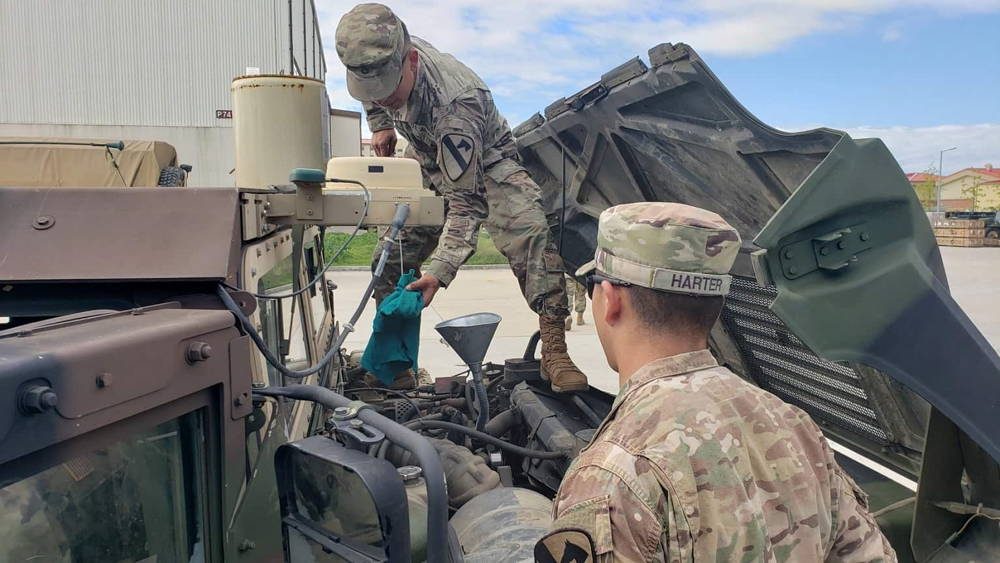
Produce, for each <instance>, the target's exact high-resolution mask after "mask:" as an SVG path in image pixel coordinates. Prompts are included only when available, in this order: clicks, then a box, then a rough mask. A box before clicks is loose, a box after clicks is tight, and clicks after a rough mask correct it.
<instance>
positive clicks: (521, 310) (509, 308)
mask: <svg viewBox="0 0 1000 563" xmlns="http://www.w3.org/2000/svg"><path fill="white" fill-rule="evenodd" d="M941 252H942V255H943V256H944V262H945V270H946V272H947V276H948V281H949V284H950V287H951V291H952V295H953V296H954V297H955V299H956V301H958V303H959V305H961V307H962V309H963V310H965V312H966V314H967V315H968V316H969V317H970V318H971V319H972V321H973V322H974V323H975V324H976V326H977V327H978V328H979V330H980V331H982V332H983V334H984V335H985V336H986V338H987V339H988V340H989V341H990V343H992V344H993V346H994V347H995V348H997V349H998V350H1000V248H951V247H942V249H941ZM330 278H331V279H333V280H334V281H336V283H337V286H338V289H337V291H336V292H335V298H334V299H335V305H334V309H335V312H336V315H337V318H338V319H340V320H341V321H343V320H344V319H347V318H349V316H350V315H351V313H352V312H353V310H354V308H355V307H356V306H357V300H358V298H359V297H360V296H361V294H362V291H363V290H364V287H365V286H366V285H367V283H368V280H369V279H370V273H369V272H367V271H340V270H338V271H333V272H331V273H330ZM588 305H589V304H588ZM374 311H375V307H374V302H372V304H371V305H369V306H368V307H367V309H366V311H365V314H364V316H362V317H361V320H360V322H358V324H357V331H356V332H354V333H353V334H351V335H350V336H349V337H348V338H347V340H346V344H345V345H346V347H347V348H348V350H353V349H363V348H364V346H365V344H366V343H367V342H368V338H369V337H370V335H371V323H372V318H373V315H374ZM479 312H493V313H498V314H499V315H500V316H501V317H502V318H503V320H502V321H501V323H500V326H499V328H498V329H497V334H496V337H495V338H494V339H493V343H492V344H491V345H490V348H489V351H488V352H487V355H486V359H487V361H494V362H497V363H503V360H504V359H506V358H513V357H520V356H521V355H522V354H523V353H524V349H525V346H526V344H527V342H528V339H529V338H530V337H531V335H532V334H533V333H534V332H535V331H536V330H538V318H537V316H536V315H535V314H534V313H533V312H532V311H531V310H530V309H529V308H528V306H527V304H525V302H524V298H523V297H522V296H521V294H520V291H519V289H518V285H517V280H515V278H514V275H513V274H512V273H511V272H510V270H508V269H507V268H506V267H498V268H487V269H483V268H477V269H463V270H462V271H461V272H460V273H459V275H458V277H457V278H456V279H455V281H454V282H453V283H452V285H451V286H450V287H448V288H447V289H443V290H441V291H439V292H438V294H437V296H436V297H435V298H434V301H433V303H431V306H430V307H428V308H427V309H425V310H424V315H423V318H422V323H421V328H420V336H421V338H420V367H423V368H425V369H427V370H428V371H429V372H430V374H431V376H432V377H441V376H449V375H454V374H456V373H459V372H461V371H463V370H464V369H465V367H464V365H463V364H462V362H461V360H460V359H459V358H458V356H457V355H456V354H455V353H454V352H453V351H452V350H451V349H450V348H448V346H447V345H445V344H444V343H443V342H442V341H441V338H440V336H439V335H438V334H437V332H436V331H435V330H434V325H436V324H437V323H439V322H441V321H444V320H447V319H450V318H453V317H457V316H460V315H466V314H470V313H479ZM584 317H585V321H586V323H587V324H585V325H583V326H578V325H576V324H575V323H574V325H573V329H572V331H571V332H570V333H569V334H567V339H566V340H567V343H568V345H569V351H570V355H571V356H572V357H573V359H574V361H575V362H576V363H577V365H578V366H580V369H582V370H583V371H584V373H586V374H587V376H588V378H589V379H590V381H591V385H593V386H594V387H597V388H599V389H602V390H604V391H607V392H609V393H615V392H617V391H618V375H617V374H616V373H614V372H613V371H612V370H611V369H610V368H609V367H608V365H607V362H606V361H605V359H604V355H603V353H602V351H601V345H600V342H599V341H598V339H597V334H596V333H595V332H594V326H593V321H592V319H591V316H590V309H589V306H588V309H587V312H586V313H585V315H584ZM942 353H945V351H942Z"/></svg>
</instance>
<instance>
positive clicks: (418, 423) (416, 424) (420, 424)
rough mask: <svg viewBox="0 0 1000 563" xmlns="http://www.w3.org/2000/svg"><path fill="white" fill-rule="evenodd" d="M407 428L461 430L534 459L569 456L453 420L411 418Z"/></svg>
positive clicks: (505, 449)
mask: <svg viewBox="0 0 1000 563" xmlns="http://www.w3.org/2000/svg"><path fill="white" fill-rule="evenodd" d="M405 426H406V427H407V428H442V429H445V430H454V431H455V432H461V433H463V434H466V435H468V436H471V437H473V438H475V439H477V440H480V441H483V442H486V443H487V444H491V445H494V446H496V447H498V448H500V449H501V450H504V451H508V452H510V453H512V454H515V455H519V456H521V457H530V458H533V459H566V458H567V457H568V456H567V455H566V454H564V453H563V452H543V451H541V450H531V449H528V448H522V447H521V446H518V445H517V444H512V443H510V442H508V441H506V440H501V439H500V438H497V437H495V436H490V435H489V434H487V433H485V432H480V431H478V430H475V429H472V428H469V427H468V426H462V425H461V424H454V423H451V422H444V421H443V420H411V421H410V422H408V423H406V425H405Z"/></svg>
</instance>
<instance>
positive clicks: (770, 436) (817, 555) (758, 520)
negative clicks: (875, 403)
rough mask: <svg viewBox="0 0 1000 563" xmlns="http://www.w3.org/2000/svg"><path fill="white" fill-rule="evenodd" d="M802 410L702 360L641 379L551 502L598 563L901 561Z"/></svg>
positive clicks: (654, 368) (656, 367)
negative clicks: (584, 538)
mask: <svg viewBox="0 0 1000 563" xmlns="http://www.w3.org/2000/svg"><path fill="white" fill-rule="evenodd" d="M866 503H867V499H866V496H865V495H864V493H863V492H862V491H861V490H860V489H859V488H858V487H857V485H856V484H855V483H854V481H853V480H852V479H851V478H850V477H849V476H848V475H847V474H846V473H844V471H843V469H841V468H840V466H839V465H838V464H837V463H836V461H835V460H834V457H833V453H832V452H831V450H830V448H829V446H828V444H827V442H826V440H825V439H824V438H823V436H822V434H821V433H820V431H819V428H818V427H817V426H816V424H815V423H814V422H813V421H812V420H811V419H810V418H809V416H808V415H807V414H806V413H805V412H803V411H801V410H800V409H798V408H796V407H794V406H791V405H788V404H786V403H784V402H783V401H781V400H780V399H779V398H777V397H775V396H774V395H772V394H770V393H768V392H766V391H764V390H762V389H759V388H757V387H755V386H753V385H751V384H749V383H747V382H745V381H743V380H742V379H740V378H739V377H738V376H736V375H735V374H733V373H732V372H731V371H729V370H728V369H726V368H724V367H720V366H719V365H718V364H717V363H716V361H715V359H714V358H713V357H712V355H711V353H710V352H709V351H708V350H702V351H698V352H691V353H687V354H681V355H678V356H673V357H669V358H663V359H660V360H656V361H654V362H651V363H649V364H647V365H646V366H644V367H643V368H642V369H640V370H639V371H637V372H636V373H635V374H633V375H632V376H631V377H630V378H629V380H628V381H627V382H626V384H625V386H624V387H623V388H622V389H621V391H620V392H619V394H618V397H617V399H616V400H615V403H614V405H613V407H612V410H611V413H610V414H609V415H608V417H607V418H606V419H605V421H604V423H603V424H602V425H601V427H600V428H599V429H598V431H597V433H596V434H595V437H594V439H593V441H592V442H591V443H590V445H589V446H588V447H587V448H586V449H584V451H583V452H582V453H581V454H580V456H579V457H578V458H577V459H576V461H575V462H574V464H573V466H572V467H571V469H570V471H569V472H568V473H567V474H566V477H565V479H564V480H563V483H562V486H561V487H560V489H559V493H558V495H557V496H556V499H555V504H554V512H555V517H556V522H555V525H554V529H559V528H567V529H568V528H577V529H582V530H584V531H586V532H588V533H589V534H590V536H591V538H592V539H593V542H594V548H595V554H596V556H597V560H598V561H610V560H622V561H824V560H825V561H895V560H896V556H895V553H894V552H893V550H892V548H891V546H890V545H889V543H888V541H887V540H886V539H885V537H884V536H883V535H882V532H881V530H880V529H879V527H878V525H877V524H876V522H875V520H874V518H873V517H872V516H871V514H869V512H868V509H867V505H866Z"/></svg>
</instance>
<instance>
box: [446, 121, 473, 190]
mask: <svg viewBox="0 0 1000 563" xmlns="http://www.w3.org/2000/svg"><path fill="white" fill-rule="evenodd" d="M438 151H439V154H440V158H441V168H442V170H444V173H445V175H446V176H448V179H449V180H451V181H452V182H454V181H455V180H458V179H459V178H461V177H462V175H463V174H465V171H466V170H468V169H469V165H471V164H472V159H473V158H475V156H476V145H475V143H474V142H473V140H472V137H469V136H468V135H463V134H461V133H449V134H447V135H445V136H444V137H441V146H440V147H439V148H438Z"/></svg>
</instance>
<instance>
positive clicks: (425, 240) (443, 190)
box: [336, 4, 587, 391]
mask: <svg viewBox="0 0 1000 563" xmlns="http://www.w3.org/2000/svg"><path fill="white" fill-rule="evenodd" d="M336 44H337V54H338V55H339V56H340V60H341V62H343V63H344V66H346V67H347V89H348V91H349V92H350V94H351V95H352V96H353V97H354V98H356V99H358V100H360V101H361V102H363V103H364V106H365V112H366V114H367V116H368V125H369V127H370V128H371V130H372V146H373V147H374V149H375V152H376V154H378V155H379V156H391V155H392V154H393V153H394V151H395V146H396V135H395V131H394V129H398V130H399V132H400V133H401V134H402V135H403V136H404V137H406V139H407V140H408V141H409V143H410V144H409V147H408V148H407V154H406V156H407V157H411V158H414V159H416V160H417V161H418V162H420V166H421V168H422V169H423V173H424V180H425V183H427V184H428V185H429V187H430V188H431V189H433V190H434V191H436V192H437V193H438V194H440V195H442V196H444V198H445V199H446V202H447V206H448V207H447V214H448V215H447V219H446V222H445V225H444V227H443V228H438V229H421V228H407V229H403V232H402V233H401V253H402V259H401V262H402V264H401V265H400V260H390V261H389V263H388V264H387V265H386V266H387V267H386V269H385V273H384V274H383V277H382V280H381V281H380V282H379V285H378V286H377V287H376V290H375V297H376V300H378V301H381V298H383V297H385V296H387V295H388V294H389V293H391V292H392V290H393V288H394V287H395V285H396V282H397V280H398V279H399V276H400V275H401V273H402V272H403V271H407V270H410V269H414V270H417V271H418V272H419V271H420V267H421V265H422V264H423V263H424V261H425V260H427V259H428V258H430V264H429V265H428V267H427V268H426V269H425V270H424V271H423V275H421V276H420V278H419V279H418V280H416V281H415V282H413V283H412V284H410V285H409V286H408V289H413V290H418V291H421V292H423V298H424V306H427V305H429V304H430V303H431V300H432V299H434V294H435V293H436V292H437V290H438V289H439V288H441V287H447V286H448V284H450V283H451V282H452V280H453V279H454V278H455V274H456V273H457V272H458V269H459V267H461V266H462V264H464V263H465V261H466V260H468V259H469V257H470V256H472V254H473V252H475V250H476V242H477V239H478V235H479V227H480V226H481V225H482V224H483V222H485V223H486V225H487V229H488V230H489V231H490V234H491V235H492V236H493V239H494V240H495V241H496V244H497V248H498V249H499V250H500V252H501V253H503V255H504V256H505V257H506V258H507V260H508V261H509V262H510V267H511V270H513V272H514V275H515V276H516V277H517V281H518V283H519V284H520V286H521V291H522V293H523V294H524V298H525V299H526V300H527V302H528V306H530V307H531V309H532V310H533V311H535V312H536V313H538V315H539V328H540V330H541V340H542V374H543V376H545V377H547V378H548V379H549V380H550V381H551V383H552V388H553V389H554V390H556V391H579V390H583V389H586V388H587V378H586V377H585V376H584V375H583V373H582V372H581V371H580V370H579V369H578V368H577V367H576V365H574V364H573V361H572V360H571V359H570V357H569V354H568V352H567V349H566V333H565V331H566V326H565V319H566V317H567V316H569V308H568V304H567V298H566V284H565V282H564V280H563V264H562V259H561V258H560V257H559V254H558V252H557V251H556V247H555V244H554V241H553V240H552V237H551V235H550V232H549V228H548V223H547V221H546V218H545V212H544V210H543V208H542V201H541V192H540V189H539V187H538V185H537V184H535V182H534V181H533V180H532V179H531V177H530V176H529V175H528V173H527V172H526V171H525V170H524V168H523V167H521V165H520V163H519V162H518V160H517V158H518V157H517V148H516V147H515V145H514V140H513V137H512V136H511V132H510V127H509V126H508V125H507V121H506V120H505V119H504V118H503V116H502V115H500V112H499V111H497V108H496V106H495V105H494V104H493V98H492V96H491V95H490V91H489V89H488V88H487V87H486V85H485V84H484V83H483V81H482V80H481V79H480V78H479V77H478V76H476V74H475V73H473V72H472V71H471V70H469V68H468V67H466V66H465V65H463V64H462V63H460V62H459V61H457V60H456V59H455V58H454V57H452V56H451V55H447V54H444V53H441V52H439V51H438V50H437V49H435V48H434V47H432V46H431V45H430V44H429V43H427V42H426V41H423V40H421V39H419V38H416V37H410V35H409V33H408V32H407V30H406V26H405V25H404V24H403V22H401V21H400V20H399V19H398V18H397V17H396V15H395V14H393V13H392V11H391V10H389V8H387V7H385V6H383V5H381V4H360V5H358V6H356V7H355V8H354V9H352V10H351V11H350V12H348V13H347V14H346V15H344V17H343V18H342V19H341V20H340V24H339V25H338V26H337V34H336ZM380 254H381V245H380V247H379V248H376V249H375V257H378V256H379V255H380Z"/></svg>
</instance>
